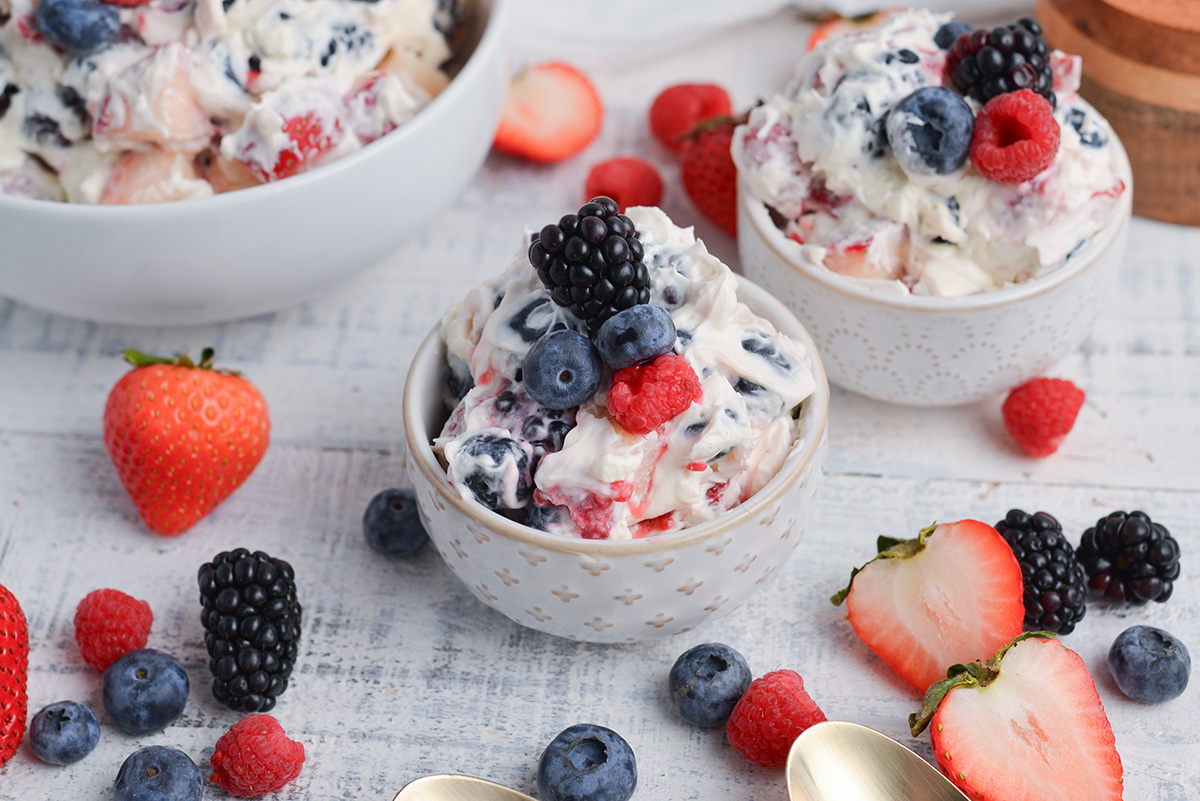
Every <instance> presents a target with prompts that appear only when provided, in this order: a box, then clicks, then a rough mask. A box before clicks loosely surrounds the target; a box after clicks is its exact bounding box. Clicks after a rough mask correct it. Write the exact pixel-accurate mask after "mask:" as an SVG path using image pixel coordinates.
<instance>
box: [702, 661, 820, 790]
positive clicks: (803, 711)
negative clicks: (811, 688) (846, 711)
mask: <svg viewBox="0 0 1200 801" xmlns="http://www.w3.org/2000/svg"><path fill="white" fill-rule="evenodd" d="M823 720H825V713H824V712H822V711H821V708H820V707H818V706H817V703H816V701H814V700H813V699H812V698H810V697H809V695H808V693H807V692H806V691H805V690H804V679H802V678H800V674H799V673H797V672H796V671H794V670H776V671H774V672H772V673H768V674H767V675H765V676H763V677H761V678H758V679H755V680H754V681H753V682H751V683H750V687H749V689H747V690H746V692H745V694H744V695H743V696H742V697H741V700H739V701H738V702H737V705H736V706H734V708H733V712H732V713H731V714H730V716H729V723H728V724H727V726H726V729H725V733H726V736H727V737H728V738H729V744H730V745H732V746H733V747H734V748H735V749H736V750H737V752H738V753H739V754H741V755H742V756H744V757H745V758H746V759H748V760H750V761H751V762H753V763H754V764H755V765H761V766H762V767H764V768H776V767H779V766H781V765H783V764H784V763H785V762H786V761H787V754H788V749H790V748H791V747H792V743H794V742H795V741H796V738H797V737H799V736H800V735H801V734H802V733H803V732H804V730H805V729H807V728H808V727H809V726H813V725H815V724H817V723H820V722H821V721H823Z"/></svg>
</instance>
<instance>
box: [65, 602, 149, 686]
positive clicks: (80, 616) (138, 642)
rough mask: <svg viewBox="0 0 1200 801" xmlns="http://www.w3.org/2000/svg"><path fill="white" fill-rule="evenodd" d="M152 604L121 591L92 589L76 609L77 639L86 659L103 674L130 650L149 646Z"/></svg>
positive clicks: (82, 654) (85, 660)
mask: <svg viewBox="0 0 1200 801" xmlns="http://www.w3.org/2000/svg"><path fill="white" fill-rule="evenodd" d="M153 621H154V613H152V612H151V611H150V604H148V603H146V602H145V601H139V600H138V599H137V598H134V597H133V596H131V595H126V594H125V593H123V592H121V591H120V590H93V591H92V592H90V593H88V594H87V596H86V597H85V598H84V599H83V600H82V601H80V602H79V606H78V607H77V608H76V610H75V641H76V642H78V643H79V653H80V655H81V656H82V657H83V661H84V662H87V663H88V664H89V665H91V666H92V667H94V668H95V669H96V670H99V671H100V672H101V673H103V672H104V671H105V670H107V669H108V666H109V665H111V664H112V663H113V662H116V661H117V660H118V659H120V658H121V657H123V656H125V654H127V653H129V652H130V651H137V650H140V649H142V648H145V647H146V640H147V639H148V638H149V637H150V624H151V623H152V622H153Z"/></svg>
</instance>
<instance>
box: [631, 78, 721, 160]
mask: <svg viewBox="0 0 1200 801" xmlns="http://www.w3.org/2000/svg"><path fill="white" fill-rule="evenodd" d="M732 113H733V106H732V105H730V102H729V94H728V93H727V92H726V91H725V90H724V89H722V88H721V87H719V86H717V85H716V84H711V83H681V84H677V85H675V86H668V87H667V88H666V89H664V90H662V91H661V92H659V94H658V97H656V98H654V102H653V103H652V104H651V105H650V133H652V134H654V138H655V139H657V140H658V141H660V142H662V143H663V144H664V145H666V146H667V147H669V148H670V149H671V150H673V151H675V152H676V153H678V152H679V151H680V150H681V149H683V137H684V134H686V133H687V132H688V131H690V130H692V129H693V128H695V127H696V126H697V125H698V124H699V123H701V122H704V121H705V120H707V119H711V118H713V117H720V116H726V115H729V114H732Z"/></svg>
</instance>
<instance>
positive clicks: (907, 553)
mask: <svg viewBox="0 0 1200 801" xmlns="http://www.w3.org/2000/svg"><path fill="white" fill-rule="evenodd" d="M936 529H937V523H934V524H933V525H931V526H926V527H925V528H923V529H921V530H920V532H918V533H917V536H916V539H911V540H905V539H901V538H899V537H889V536H888V535H886V534H880V535H879V539H877V540H875V550H876V551H877V556H876V557H875V559H908V558H910V557H913V556H916V555H917V554H919V553H920V552H921V551H923V550H925V538H926V537H928V536H929V535H930V534H932V533H933V532H934V531H935V530H936ZM875 559H872V560H871V562H874V561H875ZM871 562H867V565H869V564H871ZM867 565H863V566H862V567H856V568H854V569H853V570H851V571H850V581H849V582H848V583H847V584H846V586H845V588H844V589H842V590H839V591H838V592H837V593H836V594H834V595H833V596H831V597H830V599H829V602H830V603H831V604H833V605H834V606H841V605H842V603H843V602H844V601H845V600H846V596H847V595H849V594H850V588H851V587H853V586H854V577H855V576H857V575H858V574H859V572H861V571H862V570H863V569H864V568H866V566H867Z"/></svg>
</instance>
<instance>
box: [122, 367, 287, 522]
mask: <svg viewBox="0 0 1200 801" xmlns="http://www.w3.org/2000/svg"><path fill="white" fill-rule="evenodd" d="M124 356H125V358H126V360H127V361H129V363H130V364H132V365H133V366H134V368H135V369H133V370H131V371H129V372H128V373H126V374H125V375H124V376H123V377H122V378H121V380H120V381H118V382H117V385H116V386H115V387H113V390H112V392H111V393H109V396H108V403H107V404H106V405H105V407H104V444H105V446H106V447H107V448H108V453H109V456H111V457H112V460H113V464H114V465H116V467H117V473H118V474H119V475H120V477H121V483H122V484H123V485H124V486H125V491H126V492H128V493H129V497H130V498H132V499H133V503H134V505H135V506H136V507H137V510H138V513H139V514H140V515H141V516H142V520H144V521H145V523H146V525H147V526H149V527H150V529H151V530H152V531H154V532H157V533H158V534H162V535H164V536H174V535H176V534H181V533H183V532H184V531H187V530H188V529H189V528H191V527H192V526H194V525H195V524H196V523H197V522H198V521H199V520H200V519H201V518H203V517H204V516H205V515H207V514H208V513H209V512H211V511H212V510H213V509H214V508H215V507H216V506H217V505H218V504H219V503H221V501H223V500H225V499H226V498H227V497H229V494H230V493H232V492H233V491H234V490H235V489H237V488H238V487H239V486H241V484H242V482H243V481H245V480H246V479H247V478H248V477H249V476H250V473H251V472H253V470H254V468H255V467H256V466H257V465H258V463H259V461H260V460H261V459H262V457H263V453H264V452H265V451H266V449H267V442H268V441H269V439H270V433H271V422H270V419H269V418H268V415H267V402H266V401H265V400H264V399H263V396H262V395H261V394H260V393H259V391H258V389H256V388H255V386H254V385H253V384H251V383H250V382H249V381H247V380H246V379H245V378H242V377H241V376H240V375H238V374H237V373H233V372H229V371H226V370H215V369H213V351H212V348H205V350H204V352H203V353H202V354H201V357H200V363H199V364H195V363H193V362H192V360H191V359H189V358H188V357H187V356H186V355H183V356H179V357H178V358H176V359H164V358H160V357H156V356H147V355H145V354H143V353H139V352H137V351H135V350H127V351H125V353H124Z"/></svg>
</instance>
